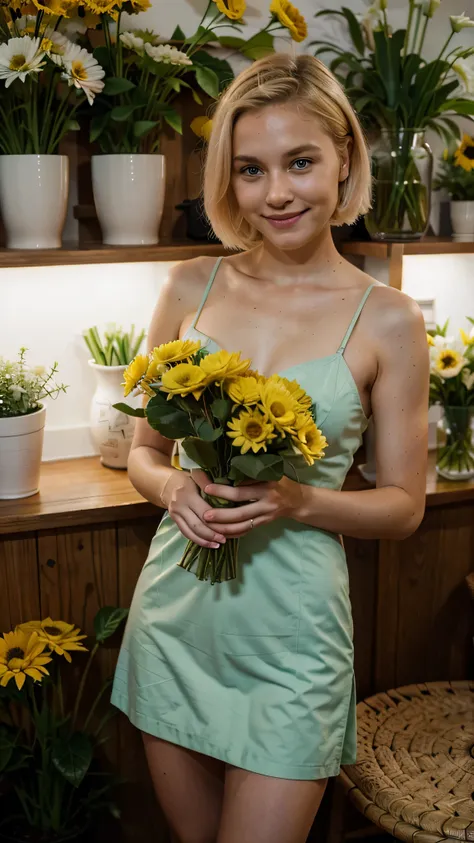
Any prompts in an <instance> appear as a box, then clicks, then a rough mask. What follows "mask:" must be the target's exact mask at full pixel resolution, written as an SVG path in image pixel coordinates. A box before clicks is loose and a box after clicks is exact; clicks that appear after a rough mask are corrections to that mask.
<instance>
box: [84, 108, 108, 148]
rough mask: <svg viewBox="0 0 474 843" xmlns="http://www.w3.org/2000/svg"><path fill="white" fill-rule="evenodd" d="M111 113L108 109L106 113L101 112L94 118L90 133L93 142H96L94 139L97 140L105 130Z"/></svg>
mask: <svg viewBox="0 0 474 843" xmlns="http://www.w3.org/2000/svg"><path fill="white" fill-rule="evenodd" d="M109 115H110V111H106V112H105V114H99V115H98V116H97V117H93V118H92V120H91V127H90V133H89V140H90V142H91V143H94V141H96V140H97V138H99V137H100V135H101V134H102V132H103V131H104V129H105V127H106V125H107V123H108V122H109Z"/></svg>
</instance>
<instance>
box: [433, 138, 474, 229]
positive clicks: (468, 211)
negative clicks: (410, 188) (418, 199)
mask: <svg viewBox="0 0 474 843" xmlns="http://www.w3.org/2000/svg"><path fill="white" fill-rule="evenodd" d="M435 187H436V188H438V189H440V190H441V189H444V190H445V191H446V192H447V193H448V195H449V197H450V199H451V202H450V214H451V225H452V229H453V240H456V241H457V242H460V243H462V242H472V241H473V240H474V138H472V137H470V135H467V134H465V135H463V138H462V140H461V141H460V143H458V144H457V145H454V146H453V144H451V145H450V146H449V147H447V148H446V149H445V151H444V154H443V159H442V161H441V166H440V171H439V173H438V175H437V178H436V182H435Z"/></svg>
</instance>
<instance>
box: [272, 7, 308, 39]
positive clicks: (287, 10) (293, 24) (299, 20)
mask: <svg viewBox="0 0 474 843" xmlns="http://www.w3.org/2000/svg"><path fill="white" fill-rule="evenodd" d="M270 12H271V13H272V14H273V15H275V17H276V18H277V19H278V20H279V21H280V23H281V25H282V26H284V27H285V29H287V30H288V32H289V33H290V35H291V37H292V39H293V41H304V39H305V38H306V37H307V35H308V27H307V26H306V21H305V19H304V17H303V15H302V14H301V13H300V12H299V11H298V9H296V8H295V7H294V6H293V4H292V3H290V2H289V0H272V2H271V3H270Z"/></svg>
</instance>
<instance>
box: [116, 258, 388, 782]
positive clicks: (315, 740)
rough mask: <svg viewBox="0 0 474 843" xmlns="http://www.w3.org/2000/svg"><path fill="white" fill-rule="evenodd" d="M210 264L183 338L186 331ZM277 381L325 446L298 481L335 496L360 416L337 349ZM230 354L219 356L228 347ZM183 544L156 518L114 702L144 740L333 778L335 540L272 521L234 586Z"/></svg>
mask: <svg viewBox="0 0 474 843" xmlns="http://www.w3.org/2000/svg"><path fill="white" fill-rule="evenodd" d="M218 265H219V262H218V263H217V264H216V266H215V267H214V271H213V273H212V276H211V278H210V280H209V284H208V286H207V289H206V291H205V294H204V297H203V301H202V303H201V306H200V308H199V311H198V313H197V314H196V318H195V320H194V323H193V325H192V327H191V328H190V329H189V331H188V332H187V333H186V338H192V339H200V340H202V342H203V344H204V345H205V346H206V348H208V349H209V351H216V350H218V346H217V344H216V343H215V342H214V341H213V340H211V339H210V338H209V337H206V336H205V335H204V334H202V333H201V332H200V331H198V330H197V328H196V322H197V320H198V318H199V315H200V313H201V310H202V307H203V306H204V303H205V301H206V298H207V295H208V293H209V290H210V288H211V285H212V282H213V280H214V277H215V274H216V272H217V269H218ZM372 286H373V285H371V286H370V287H368V289H367V290H366V291H365V294H364V296H363V298H362V301H361V302H360V305H359V307H358V308H357V311H356V313H355V314H354V317H353V319H352V321H351V324H350V325H349V328H348V330H347V333H346V335H345V337H344V339H343V341H342V343H341V346H340V348H339V349H338V351H337V352H336V354H332V355H330V356H328V357H323V358H318V359H316V360H308V361H306V362H305V363H300V364H297V365H296V366H291V367H289V368H288V369H285V370H284V371H283V372H280V374H281V375H284V376H285V377H287V378H290V379H296V380H298V381H299V383H300V384H301V386H302V387H303V388H304V389H305V390H306V391H307V392H308V393H309V394H310V395H311V396H312V397H313V399H314V401H315V403H316V421H317V424H318V426H319V427H320V428H321V429H322V431H323V433H324V434H325V435H326V437H327V440H328V443H329V446H328V448H327V450H326V455H325V457H324V459H322V460H320V461H317V462H316V463H315V464H314V465H313V466H311V467H309V466H308V467H307V468H306V469H304V471H303V472H301V476H300V479H301V480H302V482H304V483H308V484H311V485H314V486H323V487H325V488H327V489H340V488H341V487H342V485H343V482H344V478H345V476H346V474H347V471H348V470H349V468H350V466H351V464H352V460H353V455H354V453H355V452H356V450H357V449H358V447H359V445H360V443H361V437H362V433H363V431H364V430H365V428H366V426H367V418H366V416H365V415H364V411H363V409H362V406H361V402H360V397H359V393H358V390H357V387H356V384H355V382H354V378H353V377H352V374H351V372H350V370H349V368H348V366H347V364H346V362H345V359H344V350H345V348H346V344H347V342H348V340H349V338H350V336H351V333H352V330H353V328H354V325H355V324H356V322H357V320H358V318H359V315H360V313H361V311H362V308H363V306H364V304H365V301H366V299H367V297H368V295H369V293H370V291H371V289H372ZM229 350H230V349H229ZM185 545H186V539H185V538H184V536H183V535H182V534H181V533H180V531H179V529H178V527H177V526H176V524H175V523H174V521H173V520H172V519H171V518H170V516H169V515H168V513H166V514H165V515H164V517H163V520H162V521H161V523H160V525H159V527H158V530H157V532H156V535H155V537H154V538H153V540H152V543H151V547H150V552H149V556H148V559H147V561H146V563H145V566H144V568H143V571H142V573H141V575H140V578H139V580H138V584H137V587H136V591H135V595H134V598H133V602H132V607H131V610H130V616H129V619H128V623H127V627H126V630H125V635H124V640H123V645H122V649H121V652H120V657H119V661H118V665H117V670H116V674H115V682H114V689H113V695H112V702H113V703H114V704H115V705H116V706H117V707H118V708H119V709H121V710H122V711H123V712H125V713H126V714H127V716H128V717H129V718H130V720H131V722H132V723H133V724H134V725H135V726H137V727H138V728H139V729H141V730H142V731H144V732H148V733H149V734H151V735H155V736H157V737H159V738H162V739H164V740H167V741H170V742H171V743H175V744H179V745H180V746H184V747H188V748H190V749H193V750H196V751H197V752H201V753H204V754H205V755H210V756H213V757H214V758H219V759H222V760H223V761H225V762H227V763H228V764H232V765H234V766H236V767H241V768H243V769H246V770H251V771H253V772H256V773H260V774H263V775H267V776H277V777H281V778H287V779H320V778H325V777H326V776H335V775H337V774H338V772H339V768H340V765H341V764H352V763H354V761H355V758H356V721H355V694H354V671H353V645H352V618H351V606H350V599H349V583H348V574H347V566H346V558H345V553H344V549H343V547H342V543H341V541H340V538H339V537H338V536H337V535H335V534H333V533H329V532H325V531H323V530H318V529H316V528H313V527H309V526H307V525H305V524H300V523H298V522H296V521H294V520H292V519H279V520H277V521H274V522H273V523H271V524H267V525H264V526H261V527H256V528H255V529H254V530H252V531H251V532H250V533H248V534H247V535H246V536H244V537H243V538H242V539H241V540H240V546H239V565H238V578H237V579H236V580H233V581H230V582H224V583H221V584H216V585H214V586H211V585H210V583H208V582H200V581H199V580H198V579H196V577H195V576H194V574H192V573H189V572H188V571H185V570H184V569H183V568H179V567H178V566H177V563H178V562H179V560H180V558H181V556H182V554H183V551H184V549H185Z"/></svg>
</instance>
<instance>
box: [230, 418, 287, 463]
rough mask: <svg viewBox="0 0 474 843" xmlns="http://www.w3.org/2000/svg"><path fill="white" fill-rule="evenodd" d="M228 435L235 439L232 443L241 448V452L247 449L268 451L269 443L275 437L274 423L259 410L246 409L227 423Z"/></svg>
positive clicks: (255, 451) (243, 452) (256, 451)
mask: <svg viewBox="0 0 474 843" xmlns="http://www.w3.org/2000/svg"><path fill="white" fill-rule="evenodd" d="M227 427H228V428H229V430H228V431H227V436H229V437H230V439H233V442H232V444H233V445H234V446H235V447H236V448H240V453H241V454H246V453H247V451H253V453H254V454H256V453H258V451H262V450H263V451H266V450H267V444H268V443H269V442H270V441H271V440H272V439H275V436H276V434H275V433H273V425H272V424H270V423H269V422H268V419H267V417H266V416H264V415H262V413H261V412H260V411H259V410H244V411H243V412H242V413H241V414H240V416H238V418H235V419H232V421H230V422H229V423H228V425H227Z"/></svg>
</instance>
